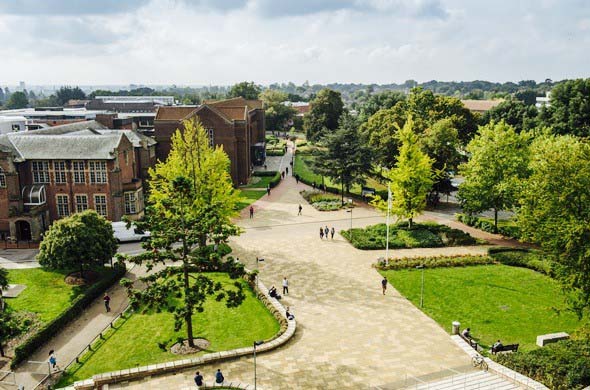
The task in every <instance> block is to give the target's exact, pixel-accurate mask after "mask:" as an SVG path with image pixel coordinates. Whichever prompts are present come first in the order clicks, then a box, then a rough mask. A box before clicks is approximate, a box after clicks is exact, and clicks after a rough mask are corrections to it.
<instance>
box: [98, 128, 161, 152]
mask: <svg viewBox="0 0 590 390" xmlns="http://www.w3.org/2000/svg"><path fill="white" fill-rule="evenodd" d="M97 132H98V133H99V134H102V135H110V134H116V133H123V134H125V136H126V137H127V139H128V140H129V141H131V143H132V144H133V147H135V148H139V147H141V146H143V145H144V144H145V145H147V146H152V145H155V144H157V142H156V140H154V139H153V138H152V137H148V136H147V135H143V134H141V133H138V132H137V131H133V130H128V129H124V130H114V129H103V130H97Z"/></svg>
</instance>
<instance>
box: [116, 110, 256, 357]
mask: <svg viewBox="0 0 590 390" xmlns="http://www.w3.org/2000/svg"><path fill="white" fill-rule="evenodd" d="M229 164H230V160H229V158H228V156H227V154H226V153H225V152H224V151H223V149H222V147H221V146H217V147H215V148H212V147H210V146H209V140H208V136H207V132H206V130H205V129H204V128H203V126H202V125H201V123H200V122H199V121H198V120H197V119H196V118H192V119H190V120H187V121H184V122H183V130H177V131H176V132H175V133H174V135H173V136H172V150H171V151H170V154H169V155H168V158H167V159H166V161H164V162H159V163H158V164H157V165H156V167H155V168H154V169H150V177H151V180H150V195H149V198H148V207H147V211H146V218H145V222H143V223H141V224H140V227H141V228H143V229H146V230H149V231H150V233H151V240H150V241H149V242H147V243H145V244H144V246H145V247H146V249H148V251H147V252H145V253H143V254H140V255H137V256H133V257H130V258H129V260H130V261H132V262H135V263H137V264H145V265H146V266H147V268H148V270H149V271H150V272H149V273H148V275H147V276H145V277H142V278H140V281H141V282H143V283H144V284H145V286H146V287H145V288H144V289H137V288H135V286H134V284H133V282H132V281H130V280H127V279H126V280H123V281H122V283H123V285H124V286H125V287H126V288H127V291H128V295H129V297H130V302H131V305H132V306H133V307H135V308H136V309H138V308H140V307H141V306H142V305H144V307H146V308H153V309H156V310H168V311H170V312H172V313H173V314H174V318H175V330H176V331H178V330H180V329H181V328H182V326H183V325H186V331H187V340H188V343H189V345H190V346H191V347H192V346H194V342H193V315H195V314H196V313H200V312H202V311H203V310H204V303H205V301H206V299H207V297H208V296H212V295H215V297H216V299H217V300H225V301H226V305H227V306H228V307H234V306H236V305H239V304H240V303H241V302H242V300H243V299H244V294H243V292H242V287H241V284H240V283H238V282H236V283H235V285H234V287H235V289H226V290H224V289H223V288H222V286H221V285H220V284H219V283H214V282H213V281H212V280H211V279H210V278H209V277H207V275H206V274H204V273H202V272H201V270H202V269H205V268H208V267H210V266H211V265H215V264H219V262H220V259H221V254H220V252H219V249H218V244H220V243H225V242H226V241H227V239H228V238H229V236H230V235H235V234H237V233H238V228H237V227H236V226H235V225H234V224H233V223H232V221H231V217H232V216H234V215H235V214H236V212H235V206H236V204H237V202H238V201H239V199H240V197H239V194H238V191H236V190H234V188H233V185H232V181H231V177H230V174H229ZM177 243H179V244H180V245H178V244H177ZM173 262H179V263H180V265H179V267H167V265H169V264H171V263H173ZM158 265H160V267H158V268H157V270H156V269H155V268H154V267H156V266H158ZM161 266H164V268H162V267H161Z"/></svg>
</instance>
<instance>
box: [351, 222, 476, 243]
mask: <svg viewBox="0 0 590 390" xmlns="http://www.w3.org/2000/svg"><path fill="white" fill-rule="evenodd" d="M386 231H387V227H386V225H385V224H384V223H380V224H377V225H372V226H367V227H366V228H364V229H352V234H351V232H350V231H349V230H347V231H343V232H341V234H342V236H343V237H344V238H346V239H347V240H348V241H350V242H351V244H352V245H353V246H354V247H355V248H357V249H385V244H386V242H385V237H386V235H387V233H386ZM476 243H477V241H476V240H475V239H474V238H473V237H471V236H470V235H469V234H467V233H465V232H463V231H460V230H458V229H453V228H450V227H448V226H446V225H438V224H436V223H420V224H414V226H413V228H412V229H409V228H408V224H407V222H400V223H397V224H392V225H389V247H390V248H393V249H396V248H433V247H440V246H454V245H474V244H476Z"/></svg>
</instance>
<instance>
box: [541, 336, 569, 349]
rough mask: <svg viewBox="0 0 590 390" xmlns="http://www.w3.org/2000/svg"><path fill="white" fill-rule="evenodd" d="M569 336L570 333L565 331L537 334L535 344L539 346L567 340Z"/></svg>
mask: <svg viewBox="0 0 590 390" xmlns="http://www.w3.org/2000/svg"><path fill="white" fill-rule="evenodd" d="M569 338H570V335H569V334H567V333H565V332H559V333H549V334H542V335H540V336H537V345H538V346H539V347H544V346H545V345H547V344H549V343H555V342H557V341H560V340H567V339H569Z"/></svg>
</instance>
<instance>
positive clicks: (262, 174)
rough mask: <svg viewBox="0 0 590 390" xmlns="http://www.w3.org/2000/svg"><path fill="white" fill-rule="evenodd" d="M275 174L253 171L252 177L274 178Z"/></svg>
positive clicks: (274, 172)
mask: <svg viewBox="0 0 590 390" xmlns="http://www.w3.org/2000/svg"><path fill="white" fill-rule="evenodd" d="M277 173H278V172H277V171H254V172H253V173H252V176H260V177H263V176H275V175H276V174H277Z"/></svg>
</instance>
